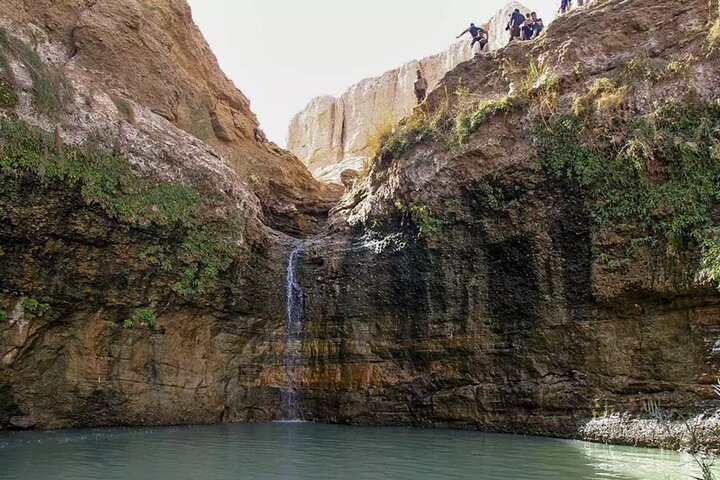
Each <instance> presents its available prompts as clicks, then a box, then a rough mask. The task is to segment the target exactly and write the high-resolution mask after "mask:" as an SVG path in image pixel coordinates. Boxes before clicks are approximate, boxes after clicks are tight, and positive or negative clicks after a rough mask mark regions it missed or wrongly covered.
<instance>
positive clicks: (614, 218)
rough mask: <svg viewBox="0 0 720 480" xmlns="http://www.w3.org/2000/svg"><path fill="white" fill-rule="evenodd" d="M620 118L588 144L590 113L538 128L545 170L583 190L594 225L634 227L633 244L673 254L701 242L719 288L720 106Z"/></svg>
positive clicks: (685, 106)
mask: <svg viewBox="0 0 720 480" xmlns="http://www.w3.org/2000/svg"><path fill="white" fill-rule="evenodd" d="M621 88H624V87H621ZM595 90H597V89H595ZM619 90H620V88H616V87H612V91H613V92H614V93H612V94H610V95H611V96H614V95H616V93H615V92H617V91H619ZM605 91H607V90H605ZM589 93H590V95H595V93H593V89H592V88H591V91H590V92H589ZM598 108H600V105H598ZM622 118H623V120H621V117H617V118H616V127H615V128H616V130H615V131H614V132H612V135H607V136H606V137H605V138H608V139H610V138H614V141H613V142H610V141H604V142H597V141H595V142H594V143H593V144H592V145H590V144H588V142H586V141H585V140H584V138H583V137H584V134H585V133H586V129H588V128H590V125H589V124H588V121H589V120H590V118H589V117H587V116H577V115H566V116H563V117H561V118H559V119H558V120H557V121H556V122H554V123H553V124H552V125H551V126H550V127H546V126H544V125H542V126H539V127H538V128H537V129H536V131H535V134H534V140H535V145H536V148H537V149H538V153H539V156H540V158H541V159H542V165H543V168H544V169H545V171H546V172H547V173H549V174H551V175H559V176H563V177H566V178H568V179H570V180H571V181H573V182H576V183H577V184H578V185H579V186H580V187H581V188H582V189H583V191H584V192H585V196H586V198H587V200H588V203H589V205H590V208H591V211H592V214H593V217H594V219H595V221H596V223H597V224H599V225H601V226H604V227H612V226H617V225H622V224H632V225H634V226H636V227H637V228H638V229H639V232H642V236H636V238H634V239H633V240H632V241H631V243H632V244H638V243H644V244H648V245H652V246H664V247H665V251H666V253H667V254H668V255H669V256H671V257H674V256H677V255H678V254H679V253H680V252H682V251H687V250H693V249H695V248H697V247H700V248H701V249H702V252H703V260H702V267H704V269H705V273H706V275H707V276H708V277H709V278H711V279H712V280H714V281H715V282H716V283H717V284H718V285H720V236H718V226H717V218H716V216H717V213H718V206H720V156H719V155H720V105H719V104H717V103H710V104H707V103H690V102H683V103H680V102H678V101H675V100H672V99H669V100H667V101H666V102H665V103H664V104H663V105H662V106H661V107H659V108H658V109H657V110H656V111H654V112H653V113H651V114H649V115H644V116H640V117H637V118H632V117H627V118H625V117H622ZM621 138H622V141H620V139H621Z"/></svg>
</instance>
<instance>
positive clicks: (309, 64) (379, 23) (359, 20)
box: [189, 0, 560, 147]
mask: <svg viewBox="0 0 720 480" xmlns="http://www.w3.org/2000/svg"><path fill="white" fill-rule="evenodd" d="M189 3H190V5H191V7H192V9H193V17H194V19H195V22H196V23H197V24H198V25H199V26H200V28H201V29H202V31H203V33H204V34H205V37H206V38H207V39H208V42H209V43H210V46H211V47H212V49H213V51H214V52H215V55H216V56H217V57H218V60H219V62H220V65H221V67H222V68H223V70H224V71H225V73H226V74H227V75H228V76H229V77H230V78H231V79H232V80H233V81H234V82H235V84H236V85H237V87H238V88H239V89H240V90H242V92H243V93H244V94H245V95H246V96H247V97H248V98H249V99H250V101H251V102H252V109H253V111H254V112H255V113H256V114H257V115H258V118H259V119H260V124H261V127H262V129H263V130H264V131H265V133H266V134H267V135H268V137H269V138H270V139H271V140H272V141H274V142H276V143H277V144H278V145H280V146H283V147H284V146H285V136H286V134H287V127H288V125H289V123H290V120H291V119H292V117H293V116H294V115H295V114H296V113H297V112H299V111H300V110H302V109H303V108H304V107H305V105H307V103H308V102H309V101H310V100H311V99H312V98H313V97H316V96H318V95H326V94H329V95H334V96H338V95H340V94H341V93H342V92H343V91H345V89H347V88H348V87H350V86H351V85H353V84H354V83H356V82H358V81H360V80H362V79H363V78H367V77H374V76H378V75H380V74H382V73H383V72H385V71H387V70H391V69H393V68H397V67H399V66H401V65H402V64H404V63H406V62H408V61H410V60H412V59H419V58H422V57H425V56H428V55H432V54H435V53H438V52H440V51H442V50H444V49H445V48H446V47H447V46H448V45H450V44H451V43H452V42H454V41H455V36H456V35H458V34H459V33H460V32H461V31H463V30H464V29H465V28H467V26H468V25H469V24H470V22H475V23H483V22H485V21H486V20H488V19H489V18H490V17H491V16H493V15H494V14H495V13H496V12H497V11H498V10H499V9H500V8H501V7H502V6H503V5H504V4H505V3H506V2H505V1H504V0H440V1H437V2H429V1H427V0H414V1H412V0H359V1H354V2H349V1H347V0H189ZM559 3H560V0H526V2H525V4H526V5H527V6H528V7H529V8H531V9H532V10H535V11H537V12H538V13H539V14H540V15H541V16H542V17H543V18H546V19H549V18H551V17H552V16H553V14H554V11H555V10H556V8H557V6H558V5H559Z"/></svg>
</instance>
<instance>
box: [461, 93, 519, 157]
mask: <svg viewBox="0 0 720 480" xmlns="http://www.w3.org/2000/svg"><path fill="white" fill-rule="evenodd" d="M524 104H525V103H524V101H523V100H522V99H521V98H520V97H518V96H515V95H507V96H504V97H500V98H495V99H492V100H483V101H480V102H479V103H478V104H477V105H476V106H475V107H474V108H472V109H470V110H461V111H460V112H459V113H458V114H457V115H456V117H455V125H454V127H453V138H454V139H455V143H456V144H458V145H464V144H466V143H467V141H468V140H469V139H470V136H471V135H472V134H473V133H475V132H476V131H477V130H478V129H479V128H480V127H481V126H482V125H483V124H485V123H486V122H487V121H488V119H490V118H491V117H493V116H494V115H497V114H499V113H504V114H507V113H510V112H511V111H513V110H514V109H517V108H519V107H520V106H522V105H524Z"/></svg>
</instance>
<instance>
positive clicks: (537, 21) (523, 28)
mask: <svg viewBox="0 0 720 480" xmlns="http://www.w3.org/2000/svg"><path fill="white" fill-rule="evenodd" d="M573 2H576V6H577V7H582V6H584V5H587V4H589V3H590V2H591V0H560V9H559V12H558V13H559V14H560V15H564V14H566V13H568V12H569V11H570V10H572V9H573ZM505 30H506V31H507V32H509V33H510V41H511V42H512V41H516V40H521V41H526V40H532V39H534V38H537V37H538V36H540V34H541V33H542V32H543V30H545V24H544V23H543V21H542V18H539V17H538V15H537V13H536V12H531V13H526V14H524V15H523V14H522V13H521V12H520V9H519V8H516V9H515V10H514V11H513V12H512V13H511V14H510V20H509V21H508V23H507V27H505ZM468 33H469V34H470V36H471V37H472V42H471V43H470V48H471V49H474V48H475V44H476V43H477V44H478V45H480V51H481V52H482V51H484V50H485V47H486V46H487V45H488V42H489V41H490V34H489V33H488V31H487V30H485V29H484V28H481V27H478V26H477V25H475V24H474V23H471V24H470V26H469V27H468V28H466V29H465V30H464V31H463V32H462V33H461V34H460V35H458V36H457V37H456V38H461V37H462V36H463V35H465V34H468ZM427 90H428V82H427V80H426V79H425V78H424V77H423V74H422V71H420V70H418V71H417V80H416V81H415V96H416V97H417V101H418V104H421V103H422V102H423V101H425V98H426V96H427Z"/></svg>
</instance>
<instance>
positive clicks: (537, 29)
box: [530, 12, 545, 38]
mask: <svg viewBox="0 0 720 480" xmlns="http://www.w3.org/2000/svg"><path fill="white" fill-rule="evenodd" d="M530 18H532V21H533V38H537V37H539V36H540V34H541V33H542V31H543V30H545V24H544V23H543V21H542V18H538V16H537V13H535V12H532V13H531V14H530Z"/></svg>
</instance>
